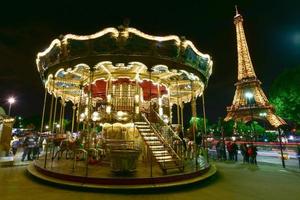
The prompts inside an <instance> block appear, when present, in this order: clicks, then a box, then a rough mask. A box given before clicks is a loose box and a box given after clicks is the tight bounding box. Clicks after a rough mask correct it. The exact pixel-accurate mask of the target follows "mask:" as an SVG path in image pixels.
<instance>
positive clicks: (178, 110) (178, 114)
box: [177, 81, 180, 125]
mask: <svg viewBox="0 0 300 200" xmlns="http://www.w3.org/2000/svg"><path fill="white" fill-rule="evenodd" d="M177 124H178V125H180V105H179V85H178V81H177Z"/></svg>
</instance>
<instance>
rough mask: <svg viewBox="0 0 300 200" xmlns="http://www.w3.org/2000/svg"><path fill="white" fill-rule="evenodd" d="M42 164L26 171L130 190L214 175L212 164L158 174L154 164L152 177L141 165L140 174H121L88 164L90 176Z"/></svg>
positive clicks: (62, 181)
mask: <svg viewBox="0 0 300 200" xmlns="http://www.w3.org/2000/svg"><path fill="white" fill-rule="evenodd" d="M42 163H43V161H42V160H39V161H36V162H34V163H31V164H30V165H29V166H28V167H27V171H28V172H29V173H30V174H31V175H33V176H34V177H36V178H38V179H40V180H43V181H46V182H49V183H54V184H56V185H60V186H70V187H75V188H82V189H105V190H106V189H109V190H130V189H151V188H152V189H154V188H168V187H176V186H183V185H188V184H192V183H197V182H201V181H203V180H205V179H207V178H209V177H211V176H213V175H214V174H215V173H216V171H217V169H216V167H215V166H214V165H205V166H204V167H203V166H202V167H200V166H199V169H192V168H191V167H190V169H187V170H185V172H183V173H172V174H168V175H159V176H158V174H157V172H158V171H159V169H158V168H157V166H154V167H153V176H152V177H150V176H148V177H147V176H146V175H145V174H149V168H143V167H138V171H140V173H133V174H129V175H126V176H120V175H116V174H114V173H108V169H109V167H108V166H106V167H105V166H97V168H93V167H92V166H91V167H90V168H89V174H90V175H89V176H85V175H84V173H83V172H73V173H71V172H70V170H61V169H60V170H56V169H55V164H53V166H54V167H52V168H51V167H50V166H47V168H44V167H43V165H42ZM187 168H188V167H187ZM103 174H105V175H103Z"/></svg>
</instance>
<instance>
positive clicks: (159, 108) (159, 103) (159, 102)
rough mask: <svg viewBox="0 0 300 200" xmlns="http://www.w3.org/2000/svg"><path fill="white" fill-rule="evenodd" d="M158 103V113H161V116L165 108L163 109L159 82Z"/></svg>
mask: <svg viewBox="0 0 300 200" xmlns="http://www.w3.org/2000/svg"><path fill="white" fill-rule="evenodd" d="M157 104H158V114H159V116H162V115H163V110H162V99H161V95H160V85H159V82H158V83H157Z"/></svg>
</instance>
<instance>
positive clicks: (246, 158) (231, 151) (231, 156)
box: [216, 140, 257, 164]
mask: <svg viewBox="0 0 300 200" xmlns="http://www.w3.org/2000/svg"><path fill="white" fill-rule="evenodd" d="M238 150H240V152H241V155H242V156H243V163H251V164H257V161H256V156H257V148H256V146H254V145H253V144H252V143H242V144H240V147H238V145H237V144H236V142H234V141H233V142H231V141H229V142H227V143H224V142H223V141H221V140H220V141H218V142H217V144H216V153H217V160H232V161H237V160H238ZM227 154H228V156H227Z"/></svg>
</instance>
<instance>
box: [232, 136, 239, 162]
mask: <svg viewBox="0 0 300 200" xmlns="http://www.w3.org/2000/svg"><path fill="white" fill-rule="evenodd" d="M238 149H239V148H238V146H237V144H236V143H235V141H234V142H233V143H232V156H233V160H234V161H237V157H238Z"/></svg>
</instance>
